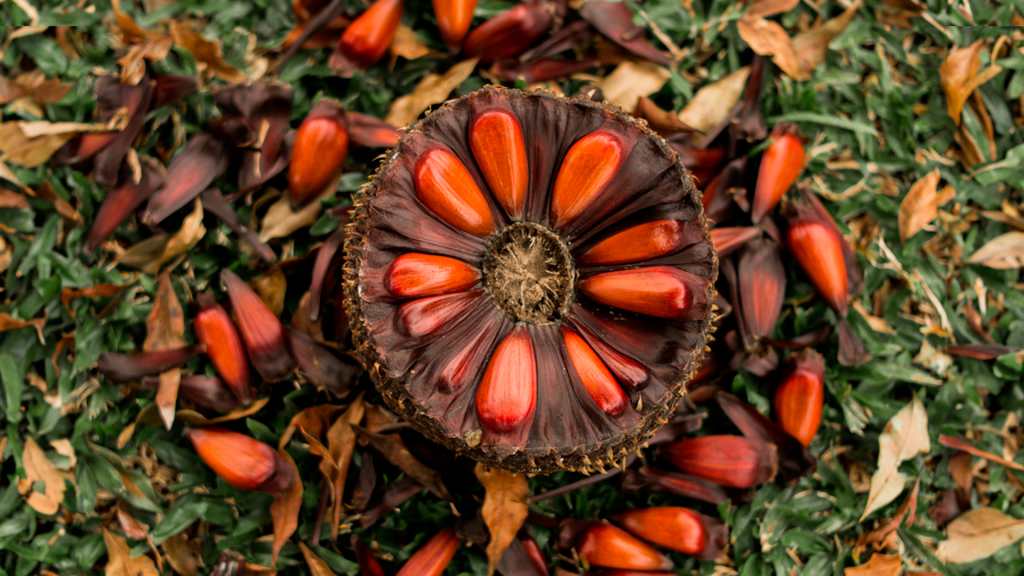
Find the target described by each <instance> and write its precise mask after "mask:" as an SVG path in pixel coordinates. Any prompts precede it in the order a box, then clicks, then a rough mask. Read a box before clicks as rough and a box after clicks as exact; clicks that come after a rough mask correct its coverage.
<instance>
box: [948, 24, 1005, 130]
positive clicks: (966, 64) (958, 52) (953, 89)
mask: <svg viewBox="0 0 1024 576" xmlns="http://www.w3.org/2000/svg"><path fill="white" fill-rule="evenodd" d="M984 44H985V40H983V39H982V40H978V41H977V42H975V43H974V44H971V45H970V46H968V47H966V48H954V49H953V50H951V51H950V52H949V55H947V56H946V59H945V60H943V61H942V65H941V66H939V78H940V79H941V80H942V90H943V91H944V92H945V93H946V111H947V112H949V116H950V117H951V118H952V119H953V121H954V122H956V123H957V125H958V126H959V125H960V114H961V112H963V109H964V104H965V103H966V102H967V99H968V98H970V96H971V93H972V92H974V90H975V89H976V88H977V87H978V86H981V85H982V84H984V83H985V82H988V81H989V80H991V79H992V78H994V77H995V76H996V75H997V74H999V73H1000V72H1002V70H1003V69H1002V68H1000V67H999V66H996V65H995V64H993V65H991V66H989V67H988V68H986V69H985V71H984V72H982V73H981V74H979V73H978V68H980V67H981V60H980V58H979V56H980V55H981V50H982V49H983V48H984Z"/></svg>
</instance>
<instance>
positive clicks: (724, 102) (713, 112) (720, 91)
mask: <svg viewBox="0 0 1024 576" xmlns="http://www.w3.org/2000/svg"><path fill="white" fill-rule="evenodd" d="M749 75H750V66H744V67H743V68H740V69H739V70H737V71H735V72H733V73H732V74H729V75H728V76H726V77H724V78H722V79H721V80H719V81H718V82H715V83H714V84H710V85H708V86H705V87H703V88H701V89H700V90H698V91H697V94H696V95H695V96H694V97H693V100H690V103H689V104H687V105H686V107H685V108H683V109H682V111H680V112H679V119H680V120H682V122H683V123H684V124H686V125H687V126H693V127H694V128H696V129H697V130H699V131H701V132H704V133H707V132H710V131H711V129H712V128H714V127H716V126H718V125H719V124H721V123H722V122H723V121H724V120H725V118H726V117H727V116H728V115H729V112H731V111H732V109H733V107H734V106H736V103H737V102H739V100H740V97H741V96H742V95H743V91H744V89H745V88H746V86H747V76H749ZM697 136H698V135H696V134H695V135H694V143H696V142H699V138H698V137H697Z"/></svg>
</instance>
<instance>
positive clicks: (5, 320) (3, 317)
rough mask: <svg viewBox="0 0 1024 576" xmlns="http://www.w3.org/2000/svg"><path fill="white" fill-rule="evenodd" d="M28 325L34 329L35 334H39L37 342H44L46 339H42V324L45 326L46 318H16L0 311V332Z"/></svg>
mask: <svg viewBox="0 0 1024 576" xmlns="http://www.w3.org/2000/svg"><path fill="white" fill-rule="evenodd" d="M28 326H31V327H33V328H35V329H36V335H37V336H39V342H40V343H43V344H45V343H46V341H45V340H43V326H46V318H34V319H32V320H18V319H16V318H14V317H13V316H11V315H10V314H8V313H7V312H0V332H4V331H6V330H15V329H17V328H27V327H28Z"/></svg>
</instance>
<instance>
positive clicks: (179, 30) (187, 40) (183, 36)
mask: <svg viewBox="0 0 1024 576" xmlns="http://www.w3.org/2000/svg"><path fill="white" fill-rule="evenodd" d="M170 29H171V30H170V31H171V37H173V38H174V43H175V44H177V45H178V46H181V47H182V48H184V49H185V50H188V51H189V52H191V53H192V56H193V57H194V58H195V59H196V64H198V65H200V68H206V69H207V70H209V71H210V72H211V73H212V74H213V75H214V76H216V77H217V78H220V79H221V80H225V81H227V82H241V81H243V80H245V74H242V72H240V71H239V70H238V68H235V67H234V66H231V65H230V64H228V63H227V62H225V61H224V57H223V55H222V52H221V48H220V40H214V41H213V42H210V41H209V40H207V39H206V38H204V37H203V35H202V34H200V33H199V32H196V31H195V30H193V29H192V27H191V26H189V25H188V24H186V23H184V22H178V21H175V20H171V24H170Z"/></svg>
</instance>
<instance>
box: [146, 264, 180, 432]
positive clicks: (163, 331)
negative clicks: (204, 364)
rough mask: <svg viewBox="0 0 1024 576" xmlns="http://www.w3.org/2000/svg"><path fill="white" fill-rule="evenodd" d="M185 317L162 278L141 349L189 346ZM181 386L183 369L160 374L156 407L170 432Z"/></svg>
mask: <svg viewBox="0 0 1024 576" xmlns="http://www.w3.org/2000/svg"><path fill="white" fill-rule="evenodd" d="M184 334H185V314H184V313H183V312H182V310H181V302H179V301H178V296H177V294H175V293H174V286H172V285H171V277H170V273H169V272H164V273H163V274H162V275H160V280H159V281H158V285H157V291H156V297H155V298H154V299H153V308H152V310H150V312H149V316H147V317H146V341H145V342H143V344H142V349H143V350H145V351H146V352H153V351H156V350H170V349H173V348H182V347H184V346H187V345H188V342H186V341H185V336H184ZM180 383H181V369H180V368H172V369H171V370H168V371H167V372H163V373H162V374H160V388H159V389H158V390H157V393H156V405H157V406H158V407H159V408H160V417H161V418H162V419H163V421H164V425H165V426H167V429H168V430H170V429H171V425H173V424H174V405H175V404H177V402H178V384H180Z"/></svg>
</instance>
